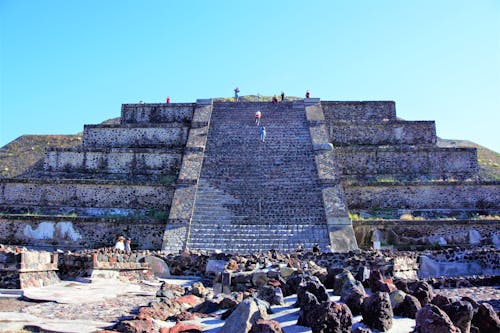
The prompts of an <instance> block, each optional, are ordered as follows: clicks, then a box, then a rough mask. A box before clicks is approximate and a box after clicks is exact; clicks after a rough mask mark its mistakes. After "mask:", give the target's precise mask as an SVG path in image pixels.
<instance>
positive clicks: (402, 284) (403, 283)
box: [394, 278, 410, 294]
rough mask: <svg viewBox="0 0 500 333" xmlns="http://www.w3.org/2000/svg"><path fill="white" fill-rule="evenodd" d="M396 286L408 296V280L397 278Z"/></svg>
mask: <svg viewBox="0 0 500 333" xmlns="http://www.w3.org/2000/svg"><path fill="white" fill-rule="evenodd" d="M394 285H395V286H396V288H398V290H401V291H404V292H405V293H407V294H408V293H409V292H410V289H409V288H408V280H406V279H400V278H396V279H394Z"/></svg>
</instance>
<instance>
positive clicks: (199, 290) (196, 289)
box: [191, 282, 208, 297]
mask: <svg viewBox="0 0 500 333" xmlns="http://www.w3.org/2000/svg"><path fill="white" fill-rule="evenodd" d="M191 293H192V294H193V295H195V296H198V297H203V296H204V295H205V294H206V293H208V291H207V289H206V288H205V286H204V285H203V283H201V282H195V283H193V285H192V286H191Z"/></svg>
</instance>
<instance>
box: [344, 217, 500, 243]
mask: <svg viewBox="0 0 500 333" xmlns="http://www.w3.org/2000/svg"><path fill="white" fill-rule="evenodd" d="M353 225H354V232H355V234H356V239H357V241H358V244H359V246H360V247H363V248H371V247H372V246H373V241H375V240H376V241H379V242H380V243H381V244H382V246H390V247H395V248H432V247H441V246H479V245H483V246H484V245H488V246H497V247H500V228H499V227H500V220H452V219H450V220H445V219H441V220H411V221H404V220H354V221H353Z"/></svg>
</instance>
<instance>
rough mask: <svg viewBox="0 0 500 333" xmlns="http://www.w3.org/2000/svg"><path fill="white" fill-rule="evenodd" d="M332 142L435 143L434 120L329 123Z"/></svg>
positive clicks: (340, 144) (375, 143) (367, 143)
mask: <svg viewBox="0 0 500 333" xmlns="http://www.w3.org/2000/svg"><path fill="white" fill-rule="evenodd" d="M327 127H328V133H329V137H330V142H332V143H333V145H335V146H346V145H417V144H435V143H436V126H435V123H434V121H391V122H379V123H363V122H359V123H347V122H346V123H338V122H337V123H329V124H328V126H327Z"/></svg>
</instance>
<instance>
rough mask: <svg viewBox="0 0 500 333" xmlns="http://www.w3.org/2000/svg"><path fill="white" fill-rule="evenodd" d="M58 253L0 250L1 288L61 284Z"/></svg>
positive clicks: (3, 248)
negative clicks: (58, 270) (58, 274)
mask: <svg viewBox="0 0 500 333" xmlns="http://www.w3.org/2000/svg"><path fill="white" fill-rule="evenodd" d="M56 271H57V253H49V252H43V251H42V252H39V251H27V250H23V249H19V248H16V249H11V248H5V247H2V248H1V249H0V288H8V289H22V288H29V287H43V286H47V285H51V284H54V283H58V282H60V280H59V277H58V276H57V274H56Z"/></svg>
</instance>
